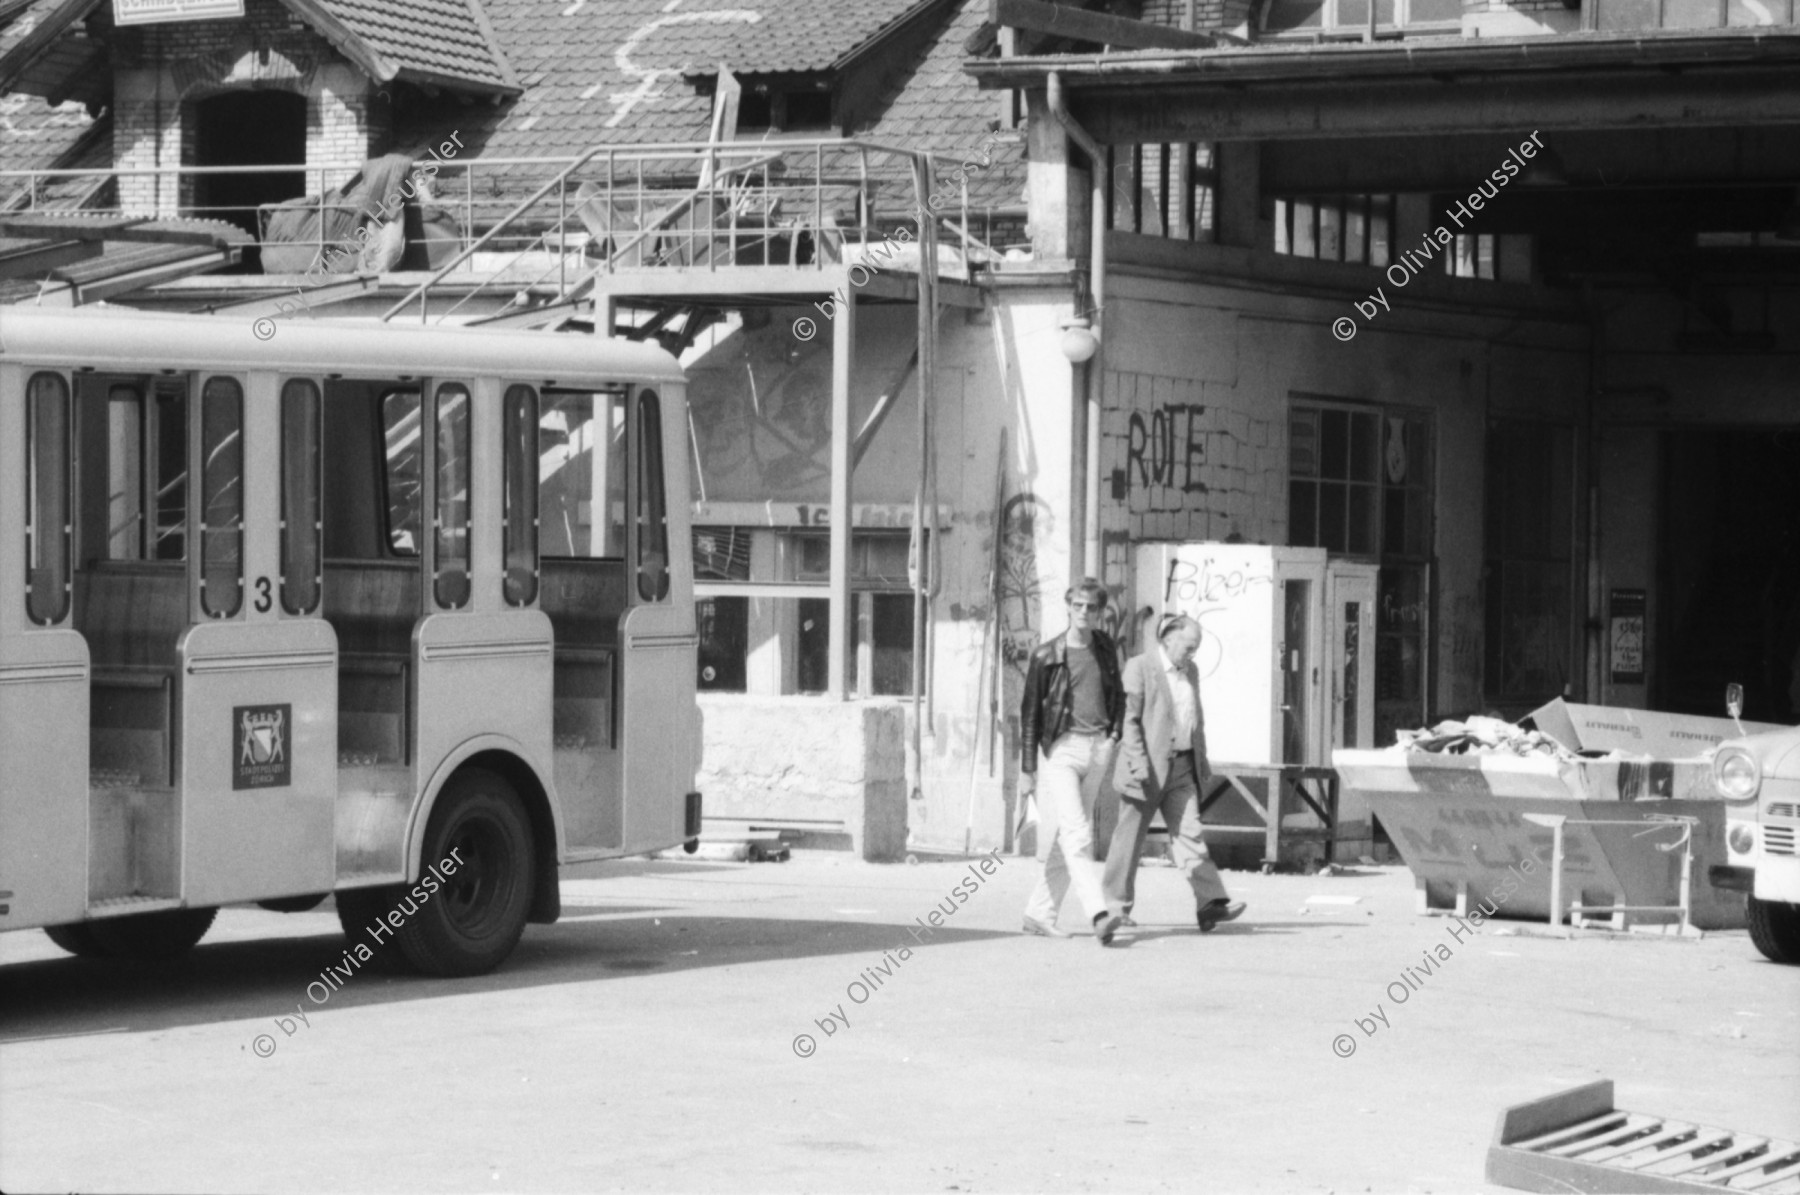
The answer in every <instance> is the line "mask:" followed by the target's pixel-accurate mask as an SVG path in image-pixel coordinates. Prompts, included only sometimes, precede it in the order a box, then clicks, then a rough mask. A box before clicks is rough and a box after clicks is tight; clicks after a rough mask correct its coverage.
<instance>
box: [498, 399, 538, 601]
mask: <svg viewBox="0 0 1800 1195" xmlns="http://www.w3.org/2000/svg"><path fill="white" fill-rule="evenodd" d="M521 394H523V396H524V397H526V398H528V399H529V405H528V408H522V407H520V406H518V405H515V404H516V403H517V402H518V401H519V398H520V396H521ZM501 402H502V405H503V407H504V411H503V414H502V419H501V439H502V448H501V453H500V458H501V482H500V493H501V514H500V520H501V522H500V577H501V581H500V587H501V592H502V595H503V596H504V598H505V599H506V604H507V605H509V606H529V605H531V604H532V603H534V602H536V601H537V596H538V583H539V571H540V565H539V561H538V549H539V543H538V503H539V500H540V497H541V495H540V492H539V485H540V478H539V476H538V474H539V460H538V431H539V428H540V426H541V425H542V422H543V401H542V399H541V397H540V396H539V394H538V390H537V387H535V386H531V385H528V384H526V383H524V382H514V383H513V384H511V385H509V386H508V387H507V388H506V390H505V392H504V395H503V396H502V399H501ZM521 411H523V414H522V415H521ZM521 450H522V451H521ZM521 501H522V502H524V503H526V504H527V505H528V506H529V511H528V516H529V517H527V512H521V511H519V510H516V509H515V508H514V504H515V502H521ZM521 534H522V535H523V542H521V541H520V536H521ZM515 557H516V558H517V559H515Z"/></svg>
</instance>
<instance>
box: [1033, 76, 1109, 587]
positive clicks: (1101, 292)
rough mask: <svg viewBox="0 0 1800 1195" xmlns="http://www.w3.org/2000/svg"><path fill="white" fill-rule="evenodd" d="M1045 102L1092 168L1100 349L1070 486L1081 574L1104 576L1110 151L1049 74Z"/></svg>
mask: <svg viewBox="0 0 1800 1195" xmlns="http://www.w3.org/2000/svg"><path fill="white" fill-rule="evenodd" d="M1045 99H1046V101H1047V102H1048V104H1049V108H1050V114H1051V115H1052V116H1054V117H1056V123H1057V124H1060V125H1061V126H1062V127H1063V130H1064V131H1065V132H1067V133H1068V135H1069V140H1071V141H1073V142H1074V143H1075V144H1076V145H1077V146H1079V147H1080V148H1081V152H1082V153H1085V154H1086V155H1087V156H1088V161H1089V163H1090V164H1091V165H1092V167H1093V169H1092V170H1091V172H1090V173H1091V174H1092V177H1093V183H1094V186H1093V195H1092V198H1091V199H1090V200H1089V202H1088V207H1089V209H1090V212H1089V214H1090V216H1091V219H1092V223H1093V231H1092V232H1091V233H1090V234H1089V239H1088V288H1087V289H1088V306H1089V307H1090V308H1091V315H1090V316H1089V318H1090V319H1092V321H1093V325H1092V327H1093V333H1094V339H1095V340H1096V341H1098V342H1099V348H1097V349H1096V350H1095V351H1094V355H1093V357H1092V358H1091V359H1090V360H1089V361H1088V362H1087V364H1086V366H1084V367H1083V368H1084V377H1083V381H1084V383H1085V385H1084V389H1085V391H1086V394H1087V421H1086V426H1087V431H1086V442H1085V444H1084V445H1083V446H1082V447H1083V449H1084V451H1083V452H1082V453H1081V455H1080V457H1079V458H1078V459H1079V460H1080V461H1081V474H1082V476H1081V478H1080V479H1079V480H1080V485H1079V487H1075V486H1071V487H1070V488H1071V490H1075V491H1078V492H1079V493H1080V494H1081V503H1082V512H1081V515H1082V518H1081V528H1082V564H1083V567H1082V575H1083V576H1088V577H1098V576H1099V575H1100V567H1101V562H1100V394H1101V382H1102V379H1103V378H1104V376H1105V375H1104V373H1103V372H1102V370H1101V364H1100V363H1101V361H1102V360H1103V359H1104V357H1105V355H1106V337H1105V336H1104V335H1103V334H1102V331H1101V319H1102V317H1103V316H1104V315H1105V311H1106V308H1105V302H1104V299H1105V294H1106V151H1105V150H1103V149H1101V148H1100V143H1099V142H1098V141H1096V140H1094V138H1093V136H1092V135H1091V134H1089V133H1088V131H1087V130H1086V129H1084V128H1082V127H1081V126H1080V125H1079V124H1077V123H1076V122H1075V118H1074V117H1073V116H1071V115H1070V114H1069V110H1068V108H1067V107H1065V106H1064V103H1063V89H1062V79H1061V77H1060V76H1059V75H1058V72H1056V71H1051V72H1050V77H1049V79H1048V80H1047V81H1046V95H1045Z"/></svg>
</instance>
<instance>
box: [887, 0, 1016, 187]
mask: <svg viewBox="0 0 1800 1195" xmlns="http://www.w3.org/2000/svg"><path fill="white" fill-rule="evenodd" d="M987 13H988V5H987V0H962V3H960V4H958V5H957V8H956V12H955V15H954V16H952V17H951V19H950V21H949V23H948V25H947V26H946V27H945V29H944V32H943V34H942V35H941V36H940V37H938V38H937V39H936V41H935V42H933V43H932V44H931V45H929V46H928V47H927V48H926V50H925V52H924V53H923V54H921V55H920V56H919V58H918V60H917V62H916V63H915V64H913V65H911V66H910V67H909V68H908V69H907V70H905V71H902V72H898V73H896V74H895V75H894V76H893V77H892V79H891V81H890V82H889V84H888V87H887V89H886V92H885V94H883V95H882V97H881V100H880V102H879V103H878V104H877V105H876V110H877V111H879V112H880V113H881V115H880V116H879V117H877V118H876V120H875V123H874V124H873V125H871V126H870V127H869V128H868V129H867V130H866V131H863V132H860V133H858V134H857V135H858V136H860V137H867V138H868V139H869V140H871V141H879V142H882V143H883V144H887V145H903V146H906V147H908V148H913V149H928V150H931V151H933V152H935V153H942V154H943V155H945V156H944V157H941V158H939V159H938V163H937V168H938V174H939V178H940V186H941V185H943V178H944V176H946V175H949V174H952V173H954V171H955V170H956V169H957V168H958V166H960V165H961V164H962V163H963V162H964V161H965V160H972V161H974V162H976V163H980V162H982V161H983V160H984V159H985V160H986V162H987V165H986V166H985V167H984V168H983V169H981V170H979V171H975V170H971V171H969V203H970V205H971V206H977V207H989V206H992V207H1023V206H1024V203H1025V200H1024V197H1023V195H1022V194H1021V191H1022V189H1023V187H1024V186H1025V141H1024V136H1023V133H1022V131H1018V130H1009V131H1008V133H1007V135H1006V136H1005V138H1004V139H1002V138H1001V136H1000V135H999V134H997V133H995V132H993V131H992V130H993V127H994V126H995V125H996V124H998V123H999V120H1000V103H1001V98H1000V96H999V95H997V94H996V93H994V92H991V91H981V90H979V89H978V88H977V87H976V86H975V80H974V78H973V77H972V76H970V75H969V74H968V73H966V72H965V71H964V70H963V65H962V64H963V63H964V62H966V61H967V60H968V58H969V52H968V50H967V49H966V48H965V47H966V45H967V43H968V41H969V39H970V38H971V37H972V36H973V35H974V34H975V33H976V31H977V30H979V29H980V28H981V26H982V23H983V22H984V21H986V20H987ZM956 193H957V194H958V195H960V188H958V190H957V192H956Z"/></svg>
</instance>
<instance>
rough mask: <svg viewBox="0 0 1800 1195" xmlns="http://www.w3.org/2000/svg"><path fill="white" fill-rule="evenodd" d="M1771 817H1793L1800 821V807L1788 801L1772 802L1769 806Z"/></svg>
mask: <svg viewBox="0 0 1800 1195" xmlns="http://www.w3.org/2000/svg"><path fill="white" fill-rule="evenodd" d="M1768 810H1769V816H1770V817H1791V818H1796V819H1800V805H1795V804H1793V803H1792V802H1788V801H1771V802H1769V806H1768Z"/></svg>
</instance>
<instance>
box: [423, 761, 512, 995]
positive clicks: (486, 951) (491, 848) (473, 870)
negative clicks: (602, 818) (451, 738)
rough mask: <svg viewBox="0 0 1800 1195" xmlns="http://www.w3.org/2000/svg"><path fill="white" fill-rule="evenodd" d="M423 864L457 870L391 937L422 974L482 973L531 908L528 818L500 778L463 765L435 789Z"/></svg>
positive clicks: (500, 955) (507, 948)
mask: <svg viewBox="0 0 1800 1195" xmlns="http://www.w3.org/2000/svg"><path fill="white" fill-rule="evenodd" d="M421 858H422V861H423V866H424V867H425V868H427V869H429V868H431V867H432V866H434V865H436V866H439V867H441V866H442V864H443V861H444V860H446V859H449V860H451V861H452V862H454V863H455V865H456V870H455V871H454V872H453V873H452V874H449V875H447V876H445V877H444V879H443V881H442V883H441V886H440V887H439V889H438V891H436V892H430V891H428V890H423V888H422V886H423V883H424V880H423V879H421V881H420V884H418V885H414V888H413V891H414V893H417V894H422V895H423V896H424V897H425V899H423V900H422V901H420V902H419V906H418V911H417V912H416V913H413V914H411V915H409V916H407V917H406V920H405V922H404V924H403V925H402V926H401V928H400V930H399V932H398V933H396V934H395V937H396V938H397V939H398V940H399V942H400V949H401V950H402V951H404V952H405V954H406V957H407V959H408V961H410V962H411V963H412V965H413V966H415V967H417V968H418V969H419V970H420V971H423V972H425V973H426V974H427V975H480V974H483V973H484V972H487V971H492V970H493V969H494V968H495V967H498V966H499V965H500V964H501V963H502V962H503V961H504V960H505V959H506V956H507V955H509V954H511V953H512V950H513V947H514V946H516V945H518V942H519V936H520V935H521V934H522V933H524V932H525V919H526V917H527V916H528V914H529V913H530V911H531V893H532V888H533V884H534V879H535V870H536V863H535V860H534V857H533V852H532V843H531V822H530V820H529V818H527V816H526V814H525V806H524V804H523V803H522V802H521V801H520V800H519V795H518V793H517V792H515V791H514V790H513V787H512V785H511V784H509V783H507V781H506V780H505V779H503V778H502V777H500V776H497V775H495V774H494V773H493V772H489V771H487V770H485V769H482V768H465V769H464V770H463V771H461V772H458V773H457V774H456V775H455V776H453V777H451V779H450V781H449V782H448V783H447V784H445V786H444V791H443V792H442V793H441V794H440V795H439V797H438V801H437V806H436V807H435V808H434V809H433V810H432V812H431V820H430V822H429V823H428V824H427V826H426V829H425V846H424V853H423V855H422V856H421Z"/></svg>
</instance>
